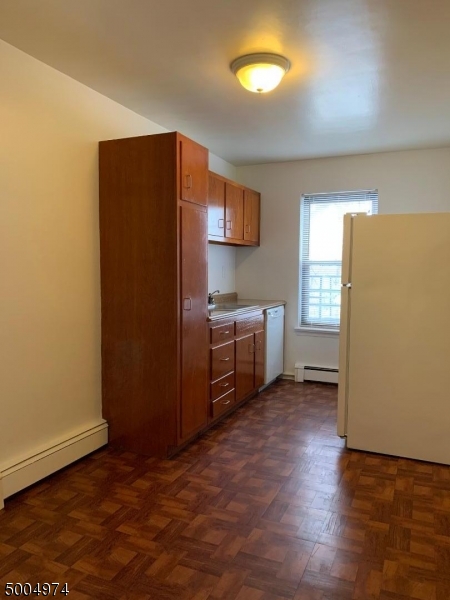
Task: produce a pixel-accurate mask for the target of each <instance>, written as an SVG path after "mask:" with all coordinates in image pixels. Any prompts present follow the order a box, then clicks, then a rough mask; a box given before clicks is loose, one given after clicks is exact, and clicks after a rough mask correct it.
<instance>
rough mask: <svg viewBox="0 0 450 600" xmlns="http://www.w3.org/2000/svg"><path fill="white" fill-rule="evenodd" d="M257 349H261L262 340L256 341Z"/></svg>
mask: <svg viewBox="0 0 450 600" xmlns="http://www.w3.org/2000/svg"><path fill="white" fill-rule="evenodd" d="M256 350H258V351H259V350H261V342H256Z"/></svg>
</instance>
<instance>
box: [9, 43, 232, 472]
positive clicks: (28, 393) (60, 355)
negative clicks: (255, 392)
mask: <svg viewBox="0 0 450 600" xmlns="http://www.w3.org/2000/svg"><path fill="white" fill-rule="evenodd" d="M0 81H1V82H2V85H1V102H0V123H1V134H0V198H1V203H0V271H1V274H2V276H1V293H0V331H1V344H0V473H1V472H2V470H3V471H4V470H6V469H7V468H9V467H11V466H12V465H14V464H16V463H18V462H19V461H20V460H22V459H27V458H28V457H30V456H32V455H34V454H35V453H37V452H39V451H41V450H44V449H46V448H48V447H49V446H52V445H53V444H56V443H58V442H60V441H61V440H64V439H66V438H68V437H71V436H72V435H74V434H76V433H78V432H80V431H83V430H85V429H87V428H90V427H93V426H95V425H97V424H98V423H99V422H101V386H100V381H101V380H100V375H101V362H100V271H99V233H98V175H97V160H98V141H99V140H104V139H110V138H117V137H127V136H133V135H144V134H151V133H159V132H164V131H165V130H164V129H163V128H162V127H159V126H158V125H156V124H155V123H153V122H151V121H149V120H147V119H144V118H143V117H140V116H139V115H137V114H135V113H133V112H131V111H129V110H128V109H126V108H124V107H123V106H120V105H118V104H116V103H115V102H113V101H111V100H109V99H108V98H105V97H104V96H101V95H100V94H98V93H96V92H94V91H92V90H91V89H89V88H87V87H85V86H83V85H81V84H80V83H78V82H76V81H74V80H73V79H70V78H69V77H67V76H65V75H63V74H61V73H59V72H58V71H55V70H54V69H52V68H50V67H48V66H46V65H44V64H43V63H41V62H39V61H37V60H35V59H33V58H31V57H29V56H28V55H26V54H24V53H22V52H21V51H19V50H17V49H15V48H13V47H12V46H10V45H8V44H6V43H4V42H1V41H0ZM211 164H212V166H213V167H214V168H216V169H217V170H219V171H222V172H225V174H227V173H232V174H233V175H234V174H235V172H234V170H233V167H231V165H228V163H225V161H222V160H221V159H219V158H217V157H214V156H211ZM233 288H234V281H233Z"/></svg>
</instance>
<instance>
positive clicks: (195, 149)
mask: <svg viewBox="0 0 450 600" xmlns="http://www.w3.org/2000/svg"><path fill="white" fill-rule="evenodd" d="M178 143H179V160H180V196H179V198H180V200H187V201H188V202H194V203H195V204H201V205H202V206H206V205H207V203H208V178H207V177H205V173H206V172H207V171H208V151H207V150H206V148H204V147H203V146H200V145H199V144H196V143H195V142H193V141H192V140H190V139H189V138H186V137H184V135H181V134H178Z"/></svg>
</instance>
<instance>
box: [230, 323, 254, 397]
mask: <svg viewBox="0 0 450 600" xmlns="http://www.w3.org/2000/svg"><path fill="white" fill-rule="evenodd" d="M235 375H236V401H237V402H239V400H242V398H244V397H245V396H247V395H248V394H250V392H251V391H252V390H253V389H254V387H255V336H254V334H253V333H251V334H250V335H246V336H245V337H243V338H240V339H238V340H236V373H235Z"/></svg>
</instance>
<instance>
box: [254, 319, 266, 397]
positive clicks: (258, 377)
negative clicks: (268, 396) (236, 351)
mask: <svg viewBox="0 0 450 600" xmlns="http://www.w3.org/2000/svg"><path fill="white" fill-rule="evenodd" d="M264 341H265V336H264V331H257V332H256V333H255V387H256V388H260V387H261V386H262V385H264V357H265V352H264Z"/></svg>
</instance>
